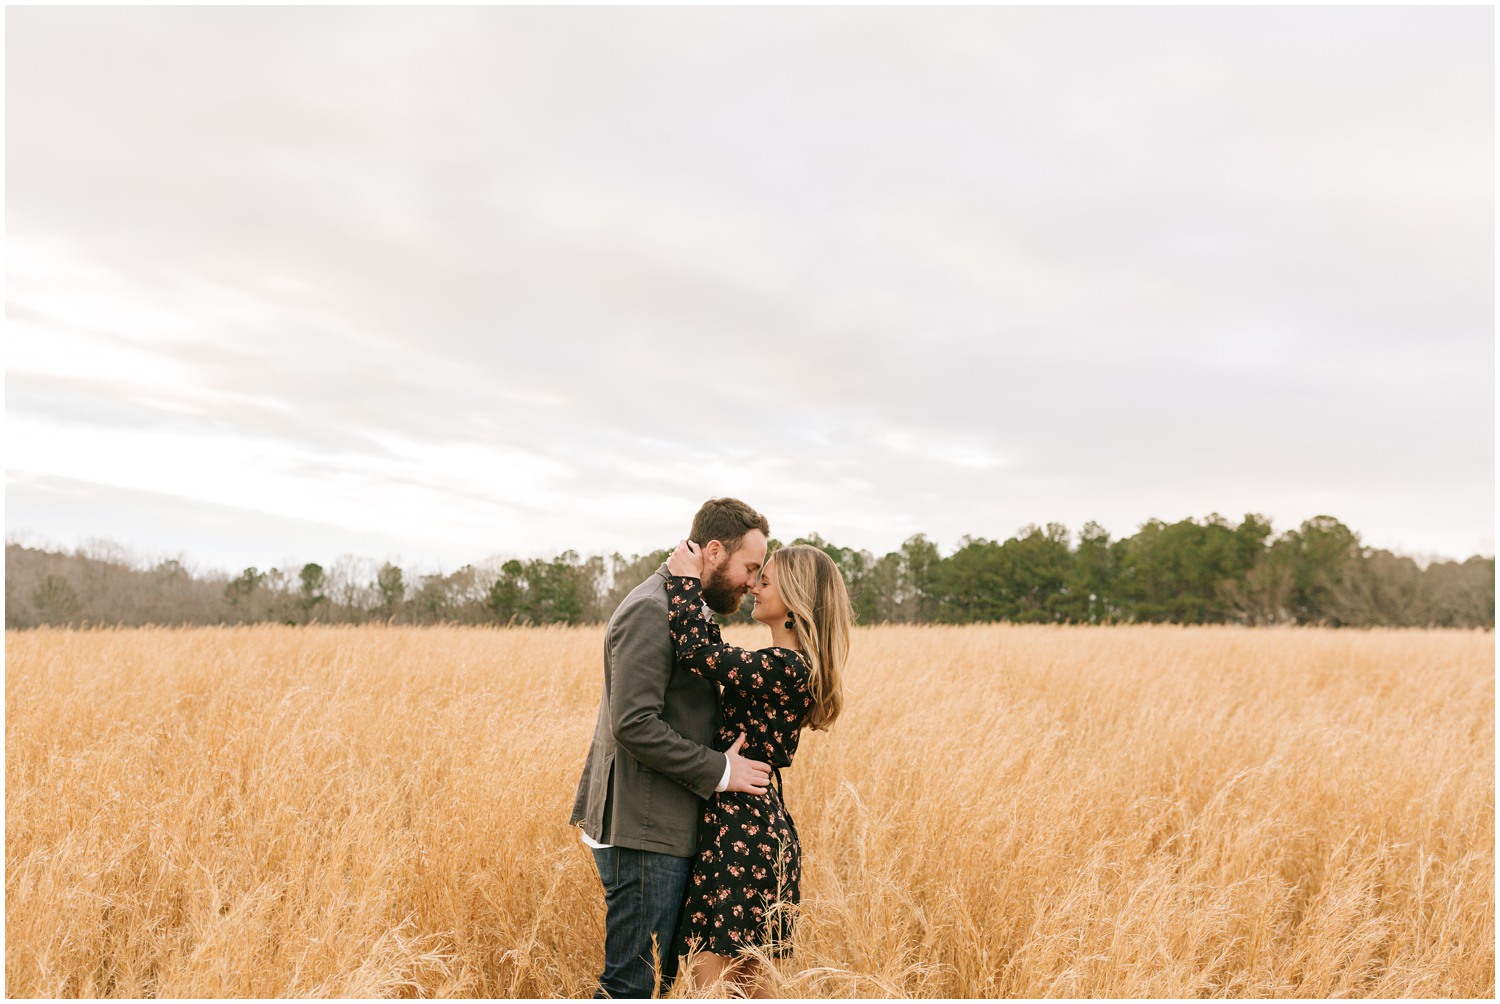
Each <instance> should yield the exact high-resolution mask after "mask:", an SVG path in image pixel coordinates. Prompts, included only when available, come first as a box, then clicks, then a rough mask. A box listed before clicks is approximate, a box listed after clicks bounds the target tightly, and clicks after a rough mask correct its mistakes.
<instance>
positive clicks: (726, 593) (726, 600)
mask: <svg viewBox="0 0 1500 1004" xmlns="http://www.w3.org/2000/svg"><path fill="white" fill-rule="evenodd" d="M746 592H747V590H746V589H745V588H744V587H743V586H736V585H733V584H732V583H731V582H730V581H729V577H728V576H727V575H725V574H724V573H723V572H722V571H720V570H719V569H717V568H715V569H712V570H710V571H705V572H704V574H703V602H705V603H707V604H708V608H709V609H710V610H712V611H713V612H714V613H719V614H732V613H734V612H735V611H736V610H738V609H739V608H740V601H741V600H743V599H744V598H745V593H746Z"/></svg>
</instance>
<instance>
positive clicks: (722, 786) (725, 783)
mask: <svg viewBox="0 0 1500 1004" xmlns="http://www.w3.org/2000/svg"><path fill="white" fill-rule="evenodd" d="M728 790H729V755H728V754H725V756H724V778H723V780H721V781H720V782H719V786H718V787H717V788H715V789H714V791H728Z"/></svg>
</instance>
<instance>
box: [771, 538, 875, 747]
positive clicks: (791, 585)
mask: <svg viewBox="0 0 1500 1004" xmlns="http://www.w3.org/2000/svg"><path fill="white" fill-rule="evenodd" d="M766 563H767V564H768V565H769V564H773V563H774V564H775V566H776V588H777V590H778V591H779V592H780V593H781V601H782V602H783V603H785V604H786V608H787V610H789V611H790V612H791V619H792V633H793V634H794V635H795V636H796V638H797V647H798V648H800V649H801V650H802V654H803V655H804V656H806V657H807V664H808V667H809V669H810V670H811V679H810V680H809V683H808V688H809V689H810V690H811V691H812V699H813V705H812V709H811V710H810V711H808V713H807V717H806V718H804V719H803V724H805V725H808V726H810V727H812V728H814V729H826V728H828V727H829V726H830V725H832V724H833V722H834V719H836V718H838V716H839V712H840V711H842V710H843V709H844V679H843V671H844V663H845V661H846V660H847V659H848V658H849V627H850V624H851V623H852V622H853V620H854V608H853V606H852V605H851V604H850V603H849V590H848V589H847V588H845V586H844V576H843V575H842V574H841V573H840V572H839V566H837V565H835V564H834V563H833V559H832V558H830V557H828V555H826V554H824V553H823V552H822V551H821V550H819V549H818V548H816V547H812V546H810V545H808V544H792V545H790V546H788V547H783V548H780V549H778V550H777V551H775V552H773V553H772V555H771V557H770V558H768V559H767V561H766Z"/></svg>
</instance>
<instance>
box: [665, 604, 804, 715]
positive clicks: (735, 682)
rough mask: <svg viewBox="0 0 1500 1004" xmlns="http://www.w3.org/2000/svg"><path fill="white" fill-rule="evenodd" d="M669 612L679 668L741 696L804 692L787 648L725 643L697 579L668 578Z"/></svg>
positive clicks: (797, 666) (798, 669)
mask: <svg viewBox="0 0 1500 1004" xmlns="http://www.w3.org/2000/svg"><path fill="white" fill-rule="evenodd" d="M667 611H668V623H669V625H670V627H671V629H672V646H673V649H674V650H675V651H676V653H677V664H678V665H679V666H682V667H684V668H686V669H690V670H692V671H693V672H694V673H697V674H698V675H699V676H702V677H704V678H706V679H709V680H713V681H714V682H716V683H722V684H723V685H724V686H725V687H727V688H729V689H731V690H737V691H740V692H741V693H752V692H755V691H771V692H773V693H786V692H788V691H803V690H806V688H807V677H806V675H805V673H806V671H805V670H804V669H803V666H802V659H801V657H800V656H798V655H796V654H794V653H791V652H790V651H788V650H786V649H775V650H770V651H754V650H751V649H748V648H739V647H738V646H735V645H726V644H724V636H723V635H722V634H721V633H720V632H719V625H718V622H717V621H715V620H714V619H713V618H712V617H708V616H706V615H705V614H704V613H703V584H702V583H701V582H700V581H699V580H698V579H696V578H693V577H691V576H682V575H673V576H670V577H669V578H668V579H667Z"/></svg>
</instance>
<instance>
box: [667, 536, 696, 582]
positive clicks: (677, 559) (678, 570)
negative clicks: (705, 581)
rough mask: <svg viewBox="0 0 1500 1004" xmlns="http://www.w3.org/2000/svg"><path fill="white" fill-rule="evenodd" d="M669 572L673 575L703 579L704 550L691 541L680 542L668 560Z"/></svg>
mask: <svg viewBox="0 0 1500 1004" xmlns="http://www.w3.org/2000/svg"><path fill="white" fill-rule="evenodd" d="M667 571H669V572H671V573H672V574H673V575H686V576H688V577H690V578H694V579H701V578H703V549H702V548H701V547H699V546H698V545H697V544H694V543H693V542H692V541H691V540H684V541H680V542H679V543H678V544H677V550H675V551H673V552H672V556H671V557H670V558H668V559H667Z"/></svg>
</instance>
